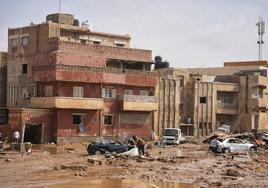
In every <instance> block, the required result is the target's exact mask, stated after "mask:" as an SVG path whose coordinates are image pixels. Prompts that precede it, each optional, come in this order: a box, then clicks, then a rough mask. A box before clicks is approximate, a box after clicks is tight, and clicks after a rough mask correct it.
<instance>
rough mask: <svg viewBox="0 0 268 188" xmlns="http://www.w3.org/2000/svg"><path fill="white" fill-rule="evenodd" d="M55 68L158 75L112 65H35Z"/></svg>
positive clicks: (37, 68)
mask: <svg viewBox="0 0 268 188" xmlns="http://www.w3.org/2000/svg"><path fill="white" fill-rule="evenodd" d="M54 69H56V70H62V71H82V72H100V73H115V74H129V75H144V76H146V75H147V76H157V73H156V72H154V71H142V70H132V69H118V68H112V67H90V66H77V65H63V64H47V65H36V66H34V67H33V70H34V71H38V70H54Z"/></svg>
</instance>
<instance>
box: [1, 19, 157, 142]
mask: <svg viewBox="0 0 268 188" xmlns="http://www.w3.org/2000/svg"><path fill="white" fill-rule="evenodd" d="M8 40H9V41H8V63H7V98H6V99H7V110H8V111H9V113H8V114H9V115H8V122H6V125H3V126H1V131H3V132H4V133H5V134H7V135H11V134H12V132H13V131H14V130H16V129H18V130H19V131H20V132H21V134H22V141H24V142H26V141H30V142H32V143H43V142H51V141H53V142H77V141H81V140H88V138H89V137H90V138H91V137H97V136H101V137H110V136H111V137H112V136H125V135H127V134H135V135H139V136H143V137H148V136H149V135H150V134H151V129H152V127H153V123H154V122H155V120H154V118H155V111H157V107H158V101H157V98H156V97H155V87H156V85H157V80H158V79H157V73H156V72H154V71H151V65H152V64H153V61H152V52H151V51H150V50H143V49H133V48H130V40H131V37H130V35H128V34H126V35H117V34H111V33H103V32H95V31H92V29H91V27H90V24H88V23H87V22H83V23H82V24H81V25H80V24H79V21H78V20H76V19H74V16H73V15H70V14H52V15H48V16H47V17H46V22H44V23H41V24H31V25H29V26H25V27H20V28H14V29H9V31H8Z"/></svg>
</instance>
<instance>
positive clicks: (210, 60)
mask: <svg viewBox="0 0 268 188" xmlns="http://www.w3.org/2000/svg"><path fill="white" fill-rule="evenodd" d="M58 2H59V0H1V1H0V17H1V19H0V50H1V51H6V49H7V30H8V28H9V27H10V28H12V27H19V26H25V25H28V24H29V23H30V22H31V21H33V22H34V23H40V22H42V21H44V20H45V16H46V15H47V14H50V13H55V12H58V7H59V6H58V4H59V3H58ZM61 12H64V13H71V14H74V15H75V17H76V18H78V19H79V20H80V23H81V22H82V21H85V20H88V21H89V22H90V23H92V25H93V30H95V31H103V32H112V33H118V34H126V33H129V34H131V36H132V47H135V48H143V49H151V50H152V51H153V55H154V56H155V55H161V56H162V57H163V59H165V60H167V61H169V62H170V63H171V66H173V67H204V66H210V67H211V66H222V65H223V62H224V61H235V60H255V59H257V57H258V53H257V52H258V51H257V44H256V41H257V27H256V26H255V23H256V22H257V20H258V17H259V16H260V15H262V16H263V17H264V19H267V20H268V0H62V8H61ZM264 39H265V41H266V42H267V43H268V40H266V39H267V35H265V36H264ZM267 50H268V48H266V47H264V59H267V56H268V55H267V52H268V51H267Z"/></svg>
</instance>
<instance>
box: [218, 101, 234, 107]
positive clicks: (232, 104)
mask: <svg viewBox="0 0 268 188" xmlns="http://www.w3.org/2000/svg"><path fill="white" fill-rule="evenodd" d="M238 106H239V105H238V103H223V102H221V101H218V102H217V107H219V108H238Z"/></svg>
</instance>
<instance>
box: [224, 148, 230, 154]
mask: <svg viewBox="0 0 268 188" xmlns="http://www.w3.org/2000/svg"><path fill="white" fill-rule="evenodd" d="M223 153H231V150H230V149H229V148H224V149H223Z"/></svg>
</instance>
